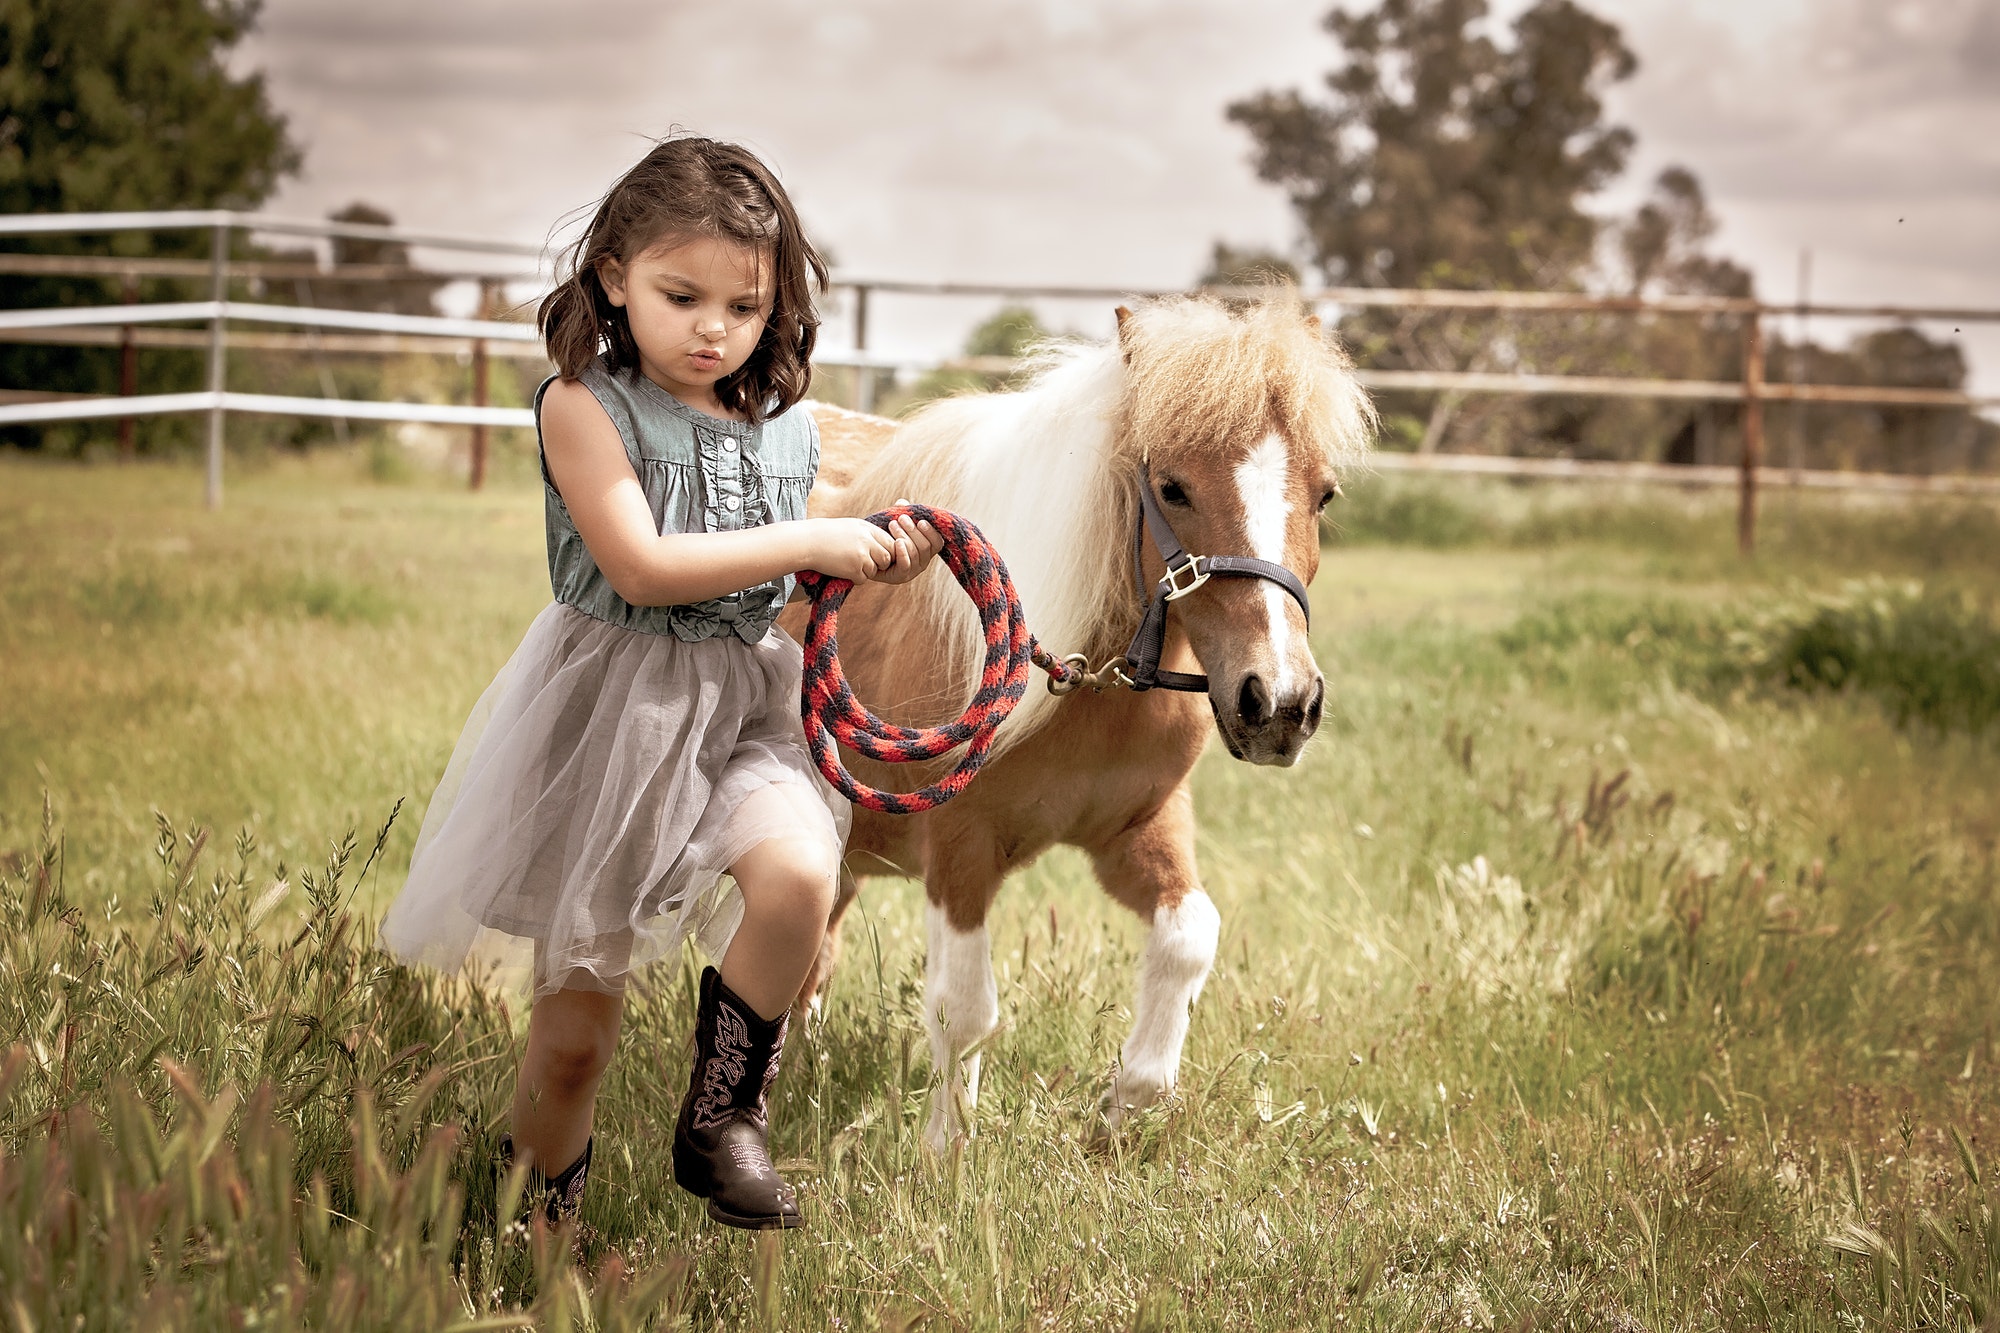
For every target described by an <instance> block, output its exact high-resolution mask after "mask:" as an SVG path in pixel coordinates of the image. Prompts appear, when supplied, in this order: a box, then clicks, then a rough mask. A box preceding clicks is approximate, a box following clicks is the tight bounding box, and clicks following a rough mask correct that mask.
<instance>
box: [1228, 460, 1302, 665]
mask: <svg viewBox="0 0 2000 1333" xmlns="http://www.w3.org/2000/svg"><path fill="white" fill-rule="evenodd" d="M1290 489H1291V452H1290V450H1289V449H1288V448H1287V447H1286V444H1285V437H1284V436H1282V435H1280V434H1278V432H1276V431H1272V432H1271V433H1270V434H1269V435H1266V436H1265V437H1264V439H1263V442H1262V443H1260V444H1259V445H1258V446H1257V447H1256V448H1255V449H1253V450H1251V452H1250V456H1249V457H1248V458H1246V459H1244V460H1243V461H1242V462H1241V463H1238V464H1237V465H1236V493H1237V495H1238V496H1240V497H1241V498H1242V500H1243V535H1244V536H1245V537H1246V538H1247V539H1248V540H1249V542H1250V554H1251V555H1253V556H1255V557H1257V559H1259V560H1268V561H1270V562H1271V563H1272V564H1274V565H1282V564H1284V563H1285V526H1286V520H1287V519H1288V518H1290V517H1291V512H1292V505H1291V500H1290V498H1289V495H1288V493H1289V491H1290ZM1257 582H1258V586H1259V588H1260V589H1261V591H1262V592H1263V595H1264V611H1265V615H1266V617H1267V618H1268V619H1269V621H1270V625H1271V654H1272V656H1273V657H1275V658H1276V659H1277V663H1278V665H1277V673H1278V678H1277V679H1276V680H1274V681H1272V682H1271V700H1272V703H1273V705H1275V704H1276V703H1277V701H1278V700H1280V699H1287V698H1290V697H1291V692H1292V653H1291V637H1292V624H1291V620H1290V618H1289V616H1288V614H1287V612H1286V610H1285V604H1286V603H1287V602H1289V601H1290V600H1291V595H1290V594H1289V593H1287V592H1286V591H1285V590H1284V589H1283V588H1281V587H1279V586H1278V585H1277V584H1275V583H1273V582H1271V581H1270V580H1269V579H1259V580H1258V581H1257Z"/></svg>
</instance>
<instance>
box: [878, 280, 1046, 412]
mask: <svg viewBox="0 0 2000 1333" xmlns="http://www.w3.org/2000/svg"><path fill="white" fill-rule="evenodd" d="M1048 336H1049V330H1048V329H1047V327H1045V326H1044V325H1043V323H1042V321H1041V320H1040V319H1038V318H1036V316H1035V312H1034V311H1033V310H1030V309H1029V308H1028V307H1027V306H1024V305H1004V306H1001V307H1000V308H999V309H998V310H996V311H994V312H993V313H992V314H991V315H988V316H987V317H986V318H985V319H984V320H982V321H980V323H979V324H978V325H977V326H976V327H975V328H974V329H973V330H972V332H971V333H968V334H967V335H966V336H965V347H964V352H963V354H964V355H965V356H991V357H1004V358H1006V359H1008V360H1010V361H1011V360H1017V359H1019V358H1020V357H1023V356H1026V355H1027V354H1028V352H1030V351H1031V350H1033V348H1034V346H1035V344H1037V343H1039V342H1041V341H1043V340H1044V339H1046V338H1047V337H1048ZM1010 378H1011V377H1010V376H1009V375H1007V374H1005V373H1003V372H998V371H986V370H969V369H963V370H946V369H940V370H933V371H929V372H928V373H926V374H925V375H924V377H923V378H922V379H920V380H918V381H917V383H916V385H915V387H914V388H912V389H911V390H910V391H909V394H908V397H907V398H905V399H904V400H903V401H901V402H899V403H897V404H895V405H894V407H893V408H892V409H890V410H892V411H893V412H894V413H896V414H897V415H901V414H902V413H904V412H908V411H911V410H913V409H914V408H916V407H919V406H921V405H922V404H924V403H927V402H929V401H930V400H931V399H933V398H948V397H950V396H951V395H952V394H958V393H979V392H983V391H987V390H992V389H998V388H1002V387H1004V386H1005V385H1006V383H1007V381H1008V380H1009V379H1010Z"/></svg>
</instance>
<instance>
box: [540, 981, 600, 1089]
mask: <svg viewBox="0 0 2000 1333" xmlns="http://www.w3.org/2000/svg"><path fill="white" fill-rule="evenodd" d="M621 1011H622V1005H620V1004H619V1003H618V1002H617V1001H616V1000H615V999H614V998H612V997H608V996H599V995H595V994H592V995H582V994H578V993H575V992H571V991H559V992H557V993H556V994H554V995H551V996H548V997H547V998H545V999H543V1000H541V1001H539V1002H537V1004H536V1006H535V1013H534V1017H533V1018H532V1019H531V1020H530V1027H531V1031H530V1034H529V1045H530V1047H531V1048H532V1050H531V1054H532V1056H533V1058H534V1063H535V1064H536V1065H537V1066H538V1067H539V1074H540V1079H541V1081H542V1082H545V1083H547V1084H550V1085H552V1087H553V1088H554V1089H555V1090H557V1091H560V1092H563V1093H570V1092H574V1091H577V1090H579V1089H583V1088H587V1087H591V1086H593V1085H595V1084H596V1082H597V1080H598V1079H599V1078H600V1077H601V1076H602V1075H603V1073H604V1070H605V1068H606V1067H607V1066H609V1065H610V1063H611V1056H612V1053H613V1052H614V1051H615V1050H616V1049H617V1047H618V1028H619V1019H620V1017H621Z"/></svg>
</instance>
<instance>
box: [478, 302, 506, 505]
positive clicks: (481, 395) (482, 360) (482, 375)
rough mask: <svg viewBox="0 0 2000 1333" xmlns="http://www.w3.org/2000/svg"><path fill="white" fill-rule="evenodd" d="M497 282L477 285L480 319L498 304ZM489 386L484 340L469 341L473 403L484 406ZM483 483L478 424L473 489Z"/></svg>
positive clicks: (481, 434) (482, 445) (481, 430)
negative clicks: (470, 342) (470, 344)
mask: <svg viewBox="0 0 2000 1333" xmlns="http://www.w3.org/2000/svg"><path fill="white" fill-rule="evenodd" d="M495 286H496V284H495V283H493V282H491V281H487V280H481V282H480V284H479V318H481V319H491V318H493V312H494V311H495V309H497V308H498V306H499V304H500V300H499V294H498V293H497V292H496V291H495V290H494V288H495ZM491 387H492V371H491V367H490V363H489V362H488V361H487V357H486V339H484V338H474V339H473V340H472V405H473V406H474V407H485V406H486V404H487V399H488V390H489V389H490V388H491ZM484 485H486V426H485V423H483V422H482V423H480V424H479V425H476V426H474V427H473V428H472V489H473V490H475V491H476V490H478V489H480V488H481V487H483V486H484Z"/></svg>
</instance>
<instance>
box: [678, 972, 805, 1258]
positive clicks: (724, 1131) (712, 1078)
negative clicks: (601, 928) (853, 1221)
mask: <svg viewBox="0 0 2000 1333" xmlns="http://www.w3.org/2000/svg"><path fill="white" fill-rule="evenodd" d="M790 1020H791V1015H790V1014H789V1013H786V1014H780V1015H779V1016H778V1017H777V1018H775V1019H763V1018H759V1017H758V1016H757V1011H756V1010H754V1009H752V1008H751V1007H750V1006H749V1005H747V1004H745V1003H744V1002H743V1001H742V999H741V998H739V997H738V996H737V994H736V992H735V991H732V990H730V989H729V987H727V986H725V985H724V984H723V983H722V976H721V974H720V973H718V972H717V971H716V970H715V969H714V968H712V967H711V968H708V969H707V970H705V971H704V972H703V973H702V974H701V1006H700V1008H699V1009H698V1010H697V1011H696V1013H695V1021H694V1070H693V1072H692V1074H691V1075H690V1077H689V1080H688V1091H687V1096H686V1097H684V1098H682V1099H681V1114H680V1118H679V1120H677V1121H676V1122H675V1124H674V1180H675V1182H676V1183H677V1184H679V1185H680V1187H681V1188H682V1189H684V1190H686V1191H687V1192H688V1193H690V1194H692V1195H695V1196H696V1197H697V1198H703V1199H707V1200H708V1215H709V1216H710V1217H712V1218H714V1219H715V1220H716V1221H718V1222H720V1223H722V1224H723V1225H724V1226H732V1227H743V1228H745V1229H746V1230H751V1231H766V1230H770V1229H772V1228H776V1227H795V1226H799V1225H801V1224H802V1223H803V1222H804V1220H805V1219H804V1218H802V1217H800V1216H799V1204H798V1195H797V1193H796V1192H795V1191H794V1190H793V1189H792V1187H791V1186H790V1185H788V1184H786V1183H785V1181H784V1179H783V1178H782V1177H781V1176H779V1175H778V1172H777V1168H776V1167H774V1166H772V1165H771V1152H770V1149H769V1148H768V1147H767V1146H766V1144H765V1136H766V1134H767V1133H768V1132H769V1121H768V1120H767V1119H766V1115H765V1106H766V1096H767V1094H768V1093H769V1092H770V1089H771V1080H772V1079H774V1078H776V1077H777V1076H778V1053H779V1052H780V1051H782V1050H783V1049H784V1046H785V1029H786V1027H787V1026H788V1024H789V1023H790Z"/></svg>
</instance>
